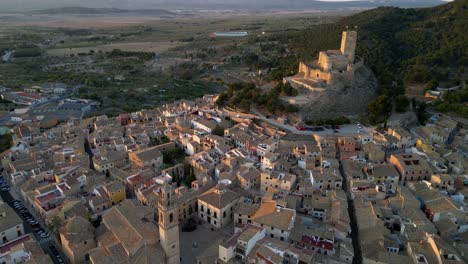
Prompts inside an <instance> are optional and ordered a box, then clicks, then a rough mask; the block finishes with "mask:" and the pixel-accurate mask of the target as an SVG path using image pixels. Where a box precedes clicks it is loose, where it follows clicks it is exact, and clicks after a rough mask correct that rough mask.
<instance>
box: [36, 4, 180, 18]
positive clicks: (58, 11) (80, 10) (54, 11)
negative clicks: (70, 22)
mask: <svg viewBox="0 0 468 264" xmlns="http://www.w3.org/2000/svg"><path fill="white" fill-rule="evenodd" d="M30 13H32V14H41V15H65V14H67V15H101V14H127V13H138V14H147V15H158V16H172V15H175V14H174V13H172V12H170V11H167V10H164V9H131V10H128V9H119V8H88V7H79V6H70V7H59V8H49V9H42V10H36V11H31V12H30Z"/></svg>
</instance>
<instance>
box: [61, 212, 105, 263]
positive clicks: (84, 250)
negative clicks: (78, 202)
mask: <svg viewBox="0 0 468 264" xmlns="http://www.w3.org/2000/svg"><path fill="white" fill-rule="evenodd" d="M60 241H62V248H63V252H64V253H65V255H66V256H67V258H68V260H69V261H70V263H85V262H86V261H89V251H90V250H91V249H94V248H96V246H97V244H96V240H95V239H94V227H93V226H92V225H91V223H90V222H89V221H88V220H86V219H84V218H83V217H81V216H75V217H73V218H71V219H70V220H69V221H68V222H67V224H66V225H65V226H64V227H63V228H62V229H61V230H60Z"/></svg>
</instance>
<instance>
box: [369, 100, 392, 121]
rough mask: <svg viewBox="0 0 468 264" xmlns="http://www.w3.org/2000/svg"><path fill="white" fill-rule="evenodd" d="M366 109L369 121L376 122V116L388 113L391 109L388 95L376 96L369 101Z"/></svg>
mask: <svg viewBox="0 0 468 264" xmlns="http://www.w3.org/2000/svg"><path fill="white" fill-rule="evenodd" d="M368 110H369V115H370V116H369V118H370V119H371V122H376V120H377V118H378V117H380V116H384V115H388V114H389V113H390V111H391V110H392V102H391V100H390V97H389V96H387V95H380V96H378V97H377V98H375V99H374V100H373V101H371V102H370V104H369V107H368Z"/></svg>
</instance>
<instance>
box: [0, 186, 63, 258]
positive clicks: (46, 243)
mask: <svg viewBox="0 0 468 264" xmlns="http://www.w3.org/2000/svg"><path fill="white" fill-rule="evenodd" d="M13 188H14V187H12V189H11V191H14V190H13ZM0 196H1V197H2V200H3V201H4V202H5V203H7V204H8V205H9V206H10V207H11V208H13V210H15V212H16V213H17V214H18V216H19V217H21V219H23V225H24V231H25V233H27V234H30V235H31V236H33V237H34V238H35V239H36V240H37V241H38V244H39V245H40V246H41V247H42V249H43V250H44V252H45V253H46V254H48V255H49V256H50V258H51V259H52V261H53V262H54V263H57V264H61V263H64V262H63V261H62V262H60V261H59V260H58V259H57V255H56V254H54V252H52V248H53V247H55V248H56V249H57V250H58V252H60V253H59V255H60V256H61V259H63V260H64V259H65V258H64V257H63V253H62V252H61V248H60V246H57V245H56V244H55V240H54V238H52V236H54V234H52V233H51V232H49V234H50V236H51V237H49V238H48V239H45V238H41V237H39V236H38V235H37V234H36V233H35V232H34V230H33V228H32V227H31V225H30V224H28V223H27V222H26V221H25V219H24V217H23V216H22V215H21V214H19V213H18V212H17V210H16V209H15V207H14V206H13V201H14V200H15V198H14V197H13V196H12V195H11V193H10V192H5V191H0ZM29 212H30V213H31V214H33V215H35V213H34V211H32V210H29ZM35 218H36V219H37V220H39V218H37V217H35ZM39 222H40V221H39ZM41 227H42V228H43V229H45V230H47V228H45V227H44V226H43V225H42V224H41Z"/></svg>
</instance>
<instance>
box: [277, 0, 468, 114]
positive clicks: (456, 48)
mask: <svg viewBox="0 0 468 264" xmlns="http://www.w3.org/2000/svg"><path fill="white" fill-rule="evenodd" d="M467 17H468V1H466V0H463V1H462V0H457V1H454V2H451V3H447V4H444V5H440V6H437V7H432V8H421V9H401V8H395V7H381V8H377V9H372V10H368V11H364V12H361V13H359V14H356V15H353V16H349V17H346V18H344V19H342V20H340V21H339V22H337V23H334V24H322V25H317V26H313V27H310V28H308V29H307V30H303V31H296V32H289V33H280V34H277V35H275V36H273V37H272V38H271V40H279V41H281V42H283V43H288V48H289V50H290V54H286V55H285V58H284V59H283V60H279V63H278V65H274V66H276V67H277V72H276V78H277V79H279V78H280V77H281V76H283V75H291V74H294V73H295V71H296V70H297V63H298V62H299V61H300V60H312V59H313V58H316V57H317V56H318V52H319V51H320V50H326V49H334V48H339V46H338V45H339V43H340V42H339V40H340V37H341V31H343V30H345V29H346V28H347V27H348V28H357V31H358V45H357V51H356V54H357V55H358V56H360V57H361V58H363V59H364V62H365V64H366V65H367V66H368V67H369V68H370V69H372V71H373V72H374V73H375V74H376V76H377V78H378V79H379V81H380V83H381V91H380V94H381V96H385V98H380V101H389V100H391V99H392V98H396V97H397V96H399V95H401V94H403V92H404V85H403V83H412V82H419V83H429V82H432V83H434V82H435V83H446V84H448V85H452V84H457V83H459V82H460V81H463V80H466V79H468V78H467V74H466V73H465V72H464V69H465V66H466V65H467V62H468V61H467V58H468V39H467V37H466V28H468V19H466V18H467ZM462 104H463V102H462ZM369 110H370V112H371V114H373V113H372V112H375V113H374V119H375V118H376V117H377V116H382V115H386V114H388V112H389V109H388V108H387V109H385V110H384V109H380V110H375V109H369ZM374 110H375V111H374ZM462 112H463V111H462ZM374 121H376V120H374Z"/></svg>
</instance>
